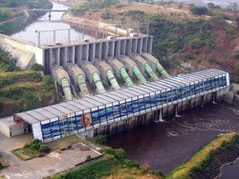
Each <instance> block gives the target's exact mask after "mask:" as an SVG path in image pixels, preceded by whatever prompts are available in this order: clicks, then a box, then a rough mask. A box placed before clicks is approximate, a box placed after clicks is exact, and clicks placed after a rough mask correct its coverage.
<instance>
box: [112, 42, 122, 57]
mask: <svg viewBox="0 0 239 179" xmlns="http://www.w3.org/2000/svg"><path fill="white" fill-rule="evenodd" d="M120 47H121V46H120V40H116V41H115V54H114V57H115V58H118V57H119V56H120V51H121V49H120Z"/></svg>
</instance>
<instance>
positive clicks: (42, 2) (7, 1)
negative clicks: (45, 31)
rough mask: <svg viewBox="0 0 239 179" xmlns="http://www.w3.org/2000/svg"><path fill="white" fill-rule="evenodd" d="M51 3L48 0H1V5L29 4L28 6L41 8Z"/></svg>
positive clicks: (16, 5)
mask: <svg viewBox="0 0 239 179" xmlns="http://www.w3.org/2000/svg"><path fill="white" fill-rule="evenodd" d="M46 5H49V1H48V0H31V1H29V0H1V1H0V6H1V7H19V6H27V7H28V8H39V7H46Z"/></svg>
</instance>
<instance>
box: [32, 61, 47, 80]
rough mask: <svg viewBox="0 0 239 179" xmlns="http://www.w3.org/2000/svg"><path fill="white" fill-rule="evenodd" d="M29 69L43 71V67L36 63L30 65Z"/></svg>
mask: <svg viewBox="0 0 239 179" xmlns="http://www.w3.org/2000/svg"><path fill="white" fill-rule="evenodd" d="M30 69H31V70H33V71H42V72H44V67H43V66H42V65H39V64H37V63H36V64H34V65H32V66H31V68H30ZM43 81H44V80H43Z"/></svg>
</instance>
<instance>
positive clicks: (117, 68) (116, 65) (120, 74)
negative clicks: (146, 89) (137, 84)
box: [108, 59, 134, 87]
mask: <svg viewBox="0 0 239 179" xmlns="http://www.w3.org/2000/svg"><path fill="white" fill-rule="evenodd" d="M108 64H110V65H111V67H112V68H113V70H114V72H115V75H116V76H117V78H118V79H121V80H123V82H124V84H125V85H126V86H128V87H130V86H133V85H134V84H133V81H132V80H131V78H130V76H129V75H128V73H127V71H126V69H125V66H124V65H123V64H122V63H121V62H120V61H119V60H117V59H111V60H108Z"/></svg>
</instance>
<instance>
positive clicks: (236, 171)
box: [220, 160, 239, 179]
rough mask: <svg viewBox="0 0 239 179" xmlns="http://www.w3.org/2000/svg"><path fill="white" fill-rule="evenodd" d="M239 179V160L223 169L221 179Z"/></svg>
mask: <svg viewBox="0 0 239 179" xmlns="http://www.w3.org/2000/svg"><path fill="white" fill-rule="evenodd" d="M238 178H239V160H237V162H236V163H235V164H233V165H229V166H225V167H223V169H222V176H221V178H220V179H238Z"/></svg>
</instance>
